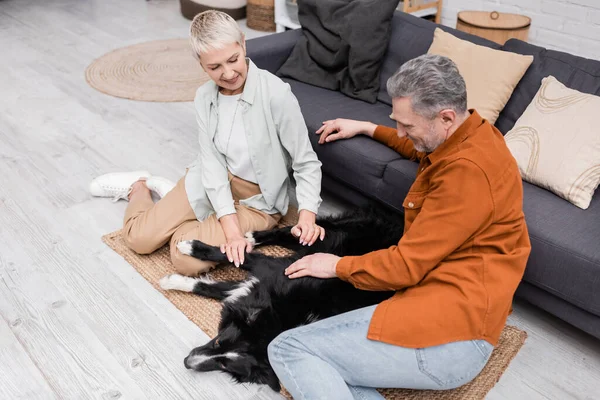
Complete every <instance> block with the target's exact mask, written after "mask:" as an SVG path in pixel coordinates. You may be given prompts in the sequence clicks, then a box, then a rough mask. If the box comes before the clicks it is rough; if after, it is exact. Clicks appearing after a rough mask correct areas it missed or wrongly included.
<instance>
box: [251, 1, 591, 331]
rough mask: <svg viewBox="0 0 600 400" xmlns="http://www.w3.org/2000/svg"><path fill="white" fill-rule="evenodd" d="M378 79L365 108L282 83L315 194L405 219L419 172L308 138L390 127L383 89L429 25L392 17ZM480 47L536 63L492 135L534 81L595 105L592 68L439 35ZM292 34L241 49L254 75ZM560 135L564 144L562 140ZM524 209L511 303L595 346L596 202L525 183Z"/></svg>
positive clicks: (526, 47)
mask: <svg viewBox="0 0 600 400" xmlns="http://www.w3.org/2000/svg"><path fill="white" fill-rule="evenodd" d="M392 24H393V27H392V37H391V40H390V43H389V46H388V50H387V54H386V56H385V59H384V60H383V64H382V69H381V86H380V92H379V96H378V100H379V101H378V102H377V103H375V104H370V103H366V102H363V101H360V100H354V99H351V98H349V97H347V96H345V95H343V94H341V93H340V92H337V91H331V90H327V89H322V88H319V87H315V86H311V85H308V84H305V83H302V82H298V81H294V80H290V79H285V80H286V81H287V82H289V84H290V85H291V87H292V90H293V92H294V94H295V95H296V97H297V98H298V101H299V103H300V106H301V108H302V112H303V114H304V118H305V120H306V123H307V125H308V129H309V135H310V138H311V142H312V143H313V147H314V148H315V151H316V152H317V154H318V156H319V158H320V160H321V161H322V163H323V190H325V191H329V192H333V193H334V194H336V195H338V196H341V197H342V198H344V199H345V200H347V201H349V202H351V203H353V204H356V205H364V204H366V203H370V202H375V203H378V204H382V205H385V206H386V207H388V208H390V209H391V210H395V211H397V212H403V209H402V201H403V199H404V197H405V195H406V194H407V193H408V190H409V188H410V186H411V184H412V183H413V180H414V178H415V175H416V170H417V164H416V163H415V162H412V161H409V160H406V159H403V158H402V157H401V156H400V155H399V154H398V153H396V152H394V151H393V150H391V149H389V148H387V147H386V146H384V145H382V144H380V143H378V142H376V141H374V140H372V139H370V138H367V137H364V136H361V137H356V138H353V139H351V140H346V141H339V142H334V143H330V144H326V145H319V144H318V143H317V136H316V135H314V134H313V132H314V131H315V130H316V129H318V127H320V126H321V122H322V121H325V120H327V119H331V118H335V117H341V118H352V119H362V120H369V121H372V122H375V123H377V124H381V125H388V126H394V122H393V121H392V120H390V119H389V117H388V116H389V114H390V112H391V99H390V97H389V96H388V95H387V93H386V89H385V83H386V81H387V79H388V78H389V77H390V76H391V75H392V74H393V73H394V72H395V71H396V70H397V69H398V67H400V65H402V64H403V63H404V62H406V61H407V60H409V59H412V58H414V57H416V56H419V55H421V54H424V53H426V52H427V50H428V48H429V46H430V45H431V42H432V41H433V32H434V29H435V28H436V27H437V26H438V25H436V24H434V23H432V22H429V21H426V20H423V19H420V18H417V17H414V16H411V15H408V14H404V13H400V12H397V13H396V15H395V16H394V18H393V21H392ZM441 28H442V29H443V30H445V31H447V32H450V33H452V34H453V35H455V36H457V37H459V38H461V39H465V40H469V41H471V42H474V43H476V44H479V45H483V46H488V47H491V48H496V49H501V50H504V51H511V52H515V53H519V54H529V55H533V56H534V62H533V64H532V65H531V67H530V68H529V69H528V71H527V73H526V74H525V76H524V77H523V79H522V80H521V82H520V83H519V85H518V86H517V87H516V89H515V91H514V92H513V94H512V97H511V98H510V101H509V102H508V104H507V105H506V107H505V108H504V110H503V111H502V113H501V114H500V117H499V118H498V121H497V122H496V126H497V127H498V129H500V131H502V133H504V134H506V132H507V131H509V130H510V129H511V128H512V126H513V125H514V123H515V121H516V120H517V119H518V118H519V116H520V115H521V114H522V113H523V112H524V110H525V108H526V107H527V105H528V104H529V103H530V102H531V100H532V99H533V97H534V95H535V94H536V92H537V90H538V88H539V87H540V84H541V80H542V78H544V77H545V76H547V75H554V76H555V77H556V78H557V79H558V80H559V81H561V82H563V83H564V84H565V85H567V86H568V87H571V88H573V89H576V90H579V91H582V92H586V93H591V94H595V95H600V61H595V60H588V59H584V58H580V57H576V56H573V55H569V54H566V53H560V52H556V51H551V50H546V49H544V48H541V47H537V46H533V45H530V44H528V43H525V42H522V41H519V40H515V39H511V40H509V41H508V42H507V43H506V44H505V45H504V46H499V45H498V44H496V43H493V42H490V41H487V40H485V39H482V38H479V37H476V36H473V35H469V34H466V33H463V32H459V31H456V30H454V29H451V28H447V27H443V26H442V27H441ZM301 34H302V33H301V32H300V30H296V31H287V32H284V33H280V34H276V35H271V36H267V37H262V38H258V39H253V40H250V41H248V55H249V57H250V58H252V60H253V61H254V62H255V63H256V64H257V65H258V66H259V67H261V68H264V69H267V70H269V71H271V72H276V71H277V70H278V68H279V67H280V66H281V64H282V63H283V62H284V61H285V60H286V59H287V56H288V55H289V53H290V51H291V49H292V47H293V46H294V44H295V43H296V40H297V38H298V37H299V36H300V35H301ZM568 134H569V132H568V127H567V126H566V127H565V135H568ZM523 186H524V201H523V203H524V204H523V207H524V211H525V216H526V220H527V224H528V227H529V233H530V237H531V245H532V252H531V256H530V258H529V263H528V265H527V269H526V272H525V276H524V278H523V281H522V283H521V285H520V286H519V288H518V290H517V296H518V297H521V298H523V299H526V300H527V301H529V302H531V303H533V304H535V305H536V306H538V307H540V308H542V309H544V310H546V311H548V312H550V313H552V314H554V315H556V316H558V317H559V318H561V319H563V320H565V321H567V322H569V323H571V324H572V325H574V326H576V327H578V328H580V329H582V330H584V331H586V332H588V333H590V334H592V335H594V336H595V337H597V338H600V194H599V193H598V192H597V193H596V194H595V196H594V198H593V199H592V203H591V205H590V207H589V208H588V209H587V210H581V209H579V208H577V207H576V206H574V205H572V204H570V203H569V202H567V201H565V200H563V199H561V198H559V197H558V196H556V195H554V194H553V193H551V192H549V191H546V190H544V189H541V188H539V187H536V186H534V185H531V184H529V183H526V182H524V183H523Z"/></svg>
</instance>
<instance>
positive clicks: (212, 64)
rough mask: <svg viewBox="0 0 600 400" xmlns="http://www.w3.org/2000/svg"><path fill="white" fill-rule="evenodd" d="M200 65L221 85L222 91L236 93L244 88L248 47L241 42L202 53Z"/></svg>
mask: <svg viewBox="0 0 600 400" xmlns="http://www.w3.org/2000/svg"><path fill="white" fill-rule="evenodd" d="M200 65H202V68H203V69H204V71H205V72H206V73H207V74H208V76H209V77H210V79H212V80H213V81H214V82H215V83H216V84H217V85H218V86H219V87H221V93H223V94H226V95H234V94H239V93H242V91H243V90H244V83H246V76H247V75H248V66H247V65H246V49H245V48H244V47H242V46H240V44H239V43H232V44H229V45H227V46H225V47H223V48H221V49H214V50H209V51H207V52H206V53H202V54H200Z"/></svg>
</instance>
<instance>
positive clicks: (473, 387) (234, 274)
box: [102, 231, 527, 400]
mask: <svg viewBox="0 0 600 400" xmlns="http://www.w3.org/2000/svg"><path fill="white" fill-rule="evenodd" d="M102 240H103V241H104V242H105V243H106V244H107V245H108V246H109V247H110V248H111V249H113V250H114V251H115V252H117V253H118V254H120V255H121V256H122V257H123V258H124V259H125V260H126V261H127V262H128V263H130V264H131V265H132V266H133V267H134V268H135V269H136V270H137V271H138V272H139V273H140V274H141V275H142V276H143V277H144V278H146V279H147V280H148V281H149V282H150V283H151V284H152V285H153V286H154V287H155V288H156V289H157V290H158V291H160V292H161V293H162V294H163V295H164V296H166V297H167V298H168V299H169V300H170V301H171V302H172V303H173V304H174V305H175V306H176V307H177V308H179V309H180V310H181V311H182V312H183V313H184V314H185V315H186V316H187V317H188V318H189V319H190V320H191V321H192V322H194V323H195V324H196V325H198V326H199V327H200V329H202V331H204V332H205V333H206V334H207V335H208V336H210V337H214V336H215V335H216V334H217V328H218V325H219V320H220V313H221V305H220V303H219V302H218V301H217V300H212V299H207V298H203V297H199V296H194V295H192V294H190V293H183V292H178V291H163V290H162V289H161V288H160V286H159V285H158V281H159V280H160V278H162V277H163V276H165V275H168V274H172V273H174V272H175V270H174V268H173V265H172V264H171V259H170V255H169V248H168V245H166V246H164V247H162V248H161V249H159V250H157V251H155V252H154V253H152V254H150V255H139V254H136V253H134V252H133V251H131V250H130V249H129V248H128V247H127V246H126V245H125V243H124V241H123V239H122V238H121V231H116V232H113V233H109V234H108V235H105V236H103V237H102ZM261 251H263V252H265V253H267V254H270V255H273V256H285V255H286V254H288V253H287V250H286V249H283V248H279V247H275V246H270V247H266V248H264V249H261ZM210 275H211V276H212V277H213V278H214V279H216V280H238V279H243V278H244V277H245V272H244V271H242V270H240V269H237V268H235V267H232V266H229V265H221V266H217V267H216V268H215V269H213V270H212V271H211V272H210ZM526 338H527V333H525V332H524V331H522V330H519V329H517V328H515V327H513V326H506V327H505V328H504V330H503V331H502V335H501V336H500V342H499V343H498V346H497V347H496V349H495V350H494V352H493V353H492V356H491V357H490V360H489V361H488V363H487V365H486V366H485V368H484V369H483V371H481V373H480V374H479V376H477V377H476V378H475V379H474V380H473V381H472V382H470V383H468V384H466V385H464V386H462V387H460V388H458V389H454V390H446V391H434V390H406V389H382V390H380V392H381V393H382V394H383V395H384V397H385V398H386V399H393V400H465V399H468V400H479V399H484V398H485V396H486V394H487V393H488V392H489V391H490V390H491V389H492V387H494V385H495V384H496V382H498V380H499V379H500V377H501V376H502V373H503V372H504V370H505V369H506V368H507V367H508V364H509V363H510V361H511V360H512V359H513V358H514V357H515V355H516V354H517V353H518V351H519V349H520V348H521V346H523V343H524V342H525V339H526ZM190 350H191V349H190ZM283 394H284V395H286V396H287V397H290V396H289V394H287V393H286V392H285V391H283Z"/></svg>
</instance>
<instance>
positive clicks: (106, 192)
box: [90, 171, 150, 201]
mask: <svg viewBox="0 0 600 400" xmlns="http://www.w3.org/2000/svg"><path fill="white" fill-rule="evenodd" d="M148 178H150V172H148V171H132V172H113V173H110V174H104V175H100V176H99V177H97V178H95V179H94V180H92V182H90V193H91V194H92V196H96V197H112V199H113V201H117V200H119V199H123V200H129V198H128V196H129V193H130V192H131V187H132V186H133V184H134V183H136V182H137V181H139V180H140V179H148Z"/></svg>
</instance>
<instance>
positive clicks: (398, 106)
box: [392, 97, 447, 153]
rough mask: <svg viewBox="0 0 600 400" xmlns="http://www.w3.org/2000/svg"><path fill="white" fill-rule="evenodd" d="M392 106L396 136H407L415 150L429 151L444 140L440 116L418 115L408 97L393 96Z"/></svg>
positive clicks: (445, 130) (445, 129) (444, 134)
mask: <svg viewBox="0 0 600 400" xmlns="http://www.w3.org/2000/svg"><path fill="white" fill-rule="evenodd" d="M392 107H393V112H392V116H393V117H394V119H395V120H396V128H397V129H398V136H399V137H407V138H408V139H409V140H410V141H411V142H413V145H414V146H415V149H416V150H417V151H420V152H424V153H431V152H433V151H434V150H435V149H437V148H438V147H439V146H440V145H441V144H442V143H444V141H445V140H446V137H447V128H446V127H445V126H444V124H443V123H442V119H441V117H440V116H436V117H435V118H434V119H432V120H429V119H427V118H425V117H423V116H421V115H418V114H417V113H415V112H414V110H413V107H412V103H411V100H410V98H409V97H395V98H393V99H392Z"/></svg>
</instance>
